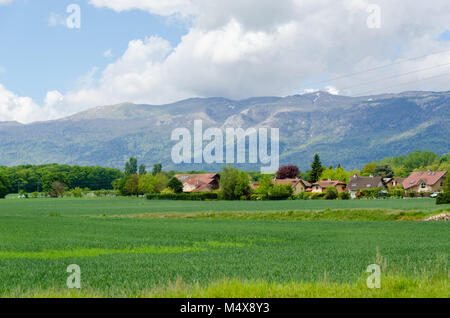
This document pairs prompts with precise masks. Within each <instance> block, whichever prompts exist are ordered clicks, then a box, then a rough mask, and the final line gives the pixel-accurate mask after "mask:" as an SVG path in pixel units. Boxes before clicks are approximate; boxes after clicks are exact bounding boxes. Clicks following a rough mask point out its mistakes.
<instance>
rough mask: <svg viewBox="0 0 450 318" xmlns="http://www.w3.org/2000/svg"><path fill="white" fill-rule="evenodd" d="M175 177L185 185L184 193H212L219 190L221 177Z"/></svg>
mask: <svg viewBox="0 0 450 318" xmlns="http://www.w3.org/2000/svg"><path fill="white" fill-rule="evenodd" d="M175 177H176V178H177V179H178V180H180V181H181V183H182V184H183V192H210V191H214V190H217V189H219V180H220V175H219V174H217V173H206V174H177V175H175Z"/></svg>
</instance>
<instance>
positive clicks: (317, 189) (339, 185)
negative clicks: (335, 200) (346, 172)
mask: <svg viewBox="0 0 450 318" xmlns="http://www.w3.org/2000/svg"><path fill="white" fill-rule="evenodd" d="M327 188H336V189H337V190H338V192H339V193H340V192H345V191H347V184H346V183H345V182H342V181H339V180H323V181H319V182H316V183H313V184H312V186H311V192H313V193H322V192H327Z"/></svg>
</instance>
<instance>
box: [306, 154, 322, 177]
mask: <svg viewBox="0 0 450 318" xmlns="http://www.w3.org/2000/svg"><path fill="white" fill-rule="evenodd" d="M324 170H325V169H324V168H323V166H322V162H321V161H320V157H319V155H318V154H317V153H316V154H315V155H314V160H313V162H312V164H311V171H310V172H309V178H308V181H309V182H310V183H315V182H317V181H319V179H320V176H321V175H322V172H323V171H324Z"/></svg>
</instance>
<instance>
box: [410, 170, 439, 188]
mask: <svg viewBox="0 0 450 318" xmlns="http://www.w3.org/2000/svg"><path fill="white" fill-rule="evenodd" d="M446 173H447V171H427V172H424V171H420V172H413V173H411V175H410V176H409V177H408V178H406V179H405V180H404V181H403V188H405V190H406V189H409V188H412V187H414V186H416V185H418V184H419V183H420V182H421V181H423V182H425V184H426V185H434V184H436V183H437V182H438V181H439V180H441V178H443V177H444V176H445V175H446Z"/></svg>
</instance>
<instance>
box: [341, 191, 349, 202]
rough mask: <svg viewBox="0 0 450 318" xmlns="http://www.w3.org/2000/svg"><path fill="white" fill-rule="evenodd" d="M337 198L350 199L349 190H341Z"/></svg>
mask: <svg viewBox="0 0 450 318" xmlns="http://www.w3.org/2000/svg"><path fill="white" fill-rule="evenodd" d="M339 199H341V200H350V192H347V191H345V192H341V193H339Z"/></svg>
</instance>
